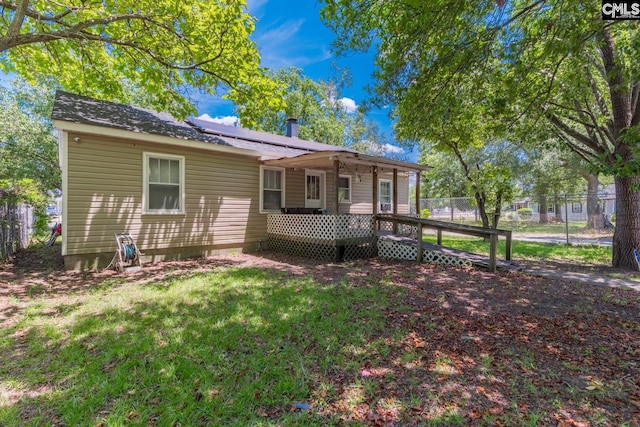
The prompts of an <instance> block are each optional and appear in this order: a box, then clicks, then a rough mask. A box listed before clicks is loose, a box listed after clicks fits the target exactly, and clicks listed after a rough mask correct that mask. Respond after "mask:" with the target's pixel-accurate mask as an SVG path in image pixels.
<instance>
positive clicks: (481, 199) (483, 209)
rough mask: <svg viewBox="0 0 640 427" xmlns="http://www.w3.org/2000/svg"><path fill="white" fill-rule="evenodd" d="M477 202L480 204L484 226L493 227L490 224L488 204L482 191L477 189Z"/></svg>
mask: <svg viewBox="0 0 640 427" xmlns="http://www.w3.org/2000/svg"><path fill="white" fill-rule="evenodd" d="M474 196H475V199H476V204H477V205H478V211H479V212H480V218H481V219H482V227H483V228H491V227H490V224H489V216H488V215H487V206H486V204H485V199H484V197H483V195H482V194H480V192H478V191H476V192H475V194H474Z"/></svg>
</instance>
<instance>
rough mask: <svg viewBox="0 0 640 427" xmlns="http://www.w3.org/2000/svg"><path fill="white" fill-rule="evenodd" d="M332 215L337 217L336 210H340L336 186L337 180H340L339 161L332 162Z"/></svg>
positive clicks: (337, 184)
mask: <svg viewBox="0 0 640 427" xmlns="http://www.w3.org/2000/svg"><path fill="white" fill-rule="evenodd" d="M333 175H334V177H333V214H334V215H338V210H339V209H340V199H339V195H338V186H339V183H338V181H339V178H340V161H339V160H334V161H333Z"/></svg>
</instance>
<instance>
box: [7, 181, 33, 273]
mask: <svg viewBox="0 0 640 427" xmlns="http://www.w3.org/2000/svg"><path fill="white" fill-rule="evenodd" d="M32 223H33V211H32V209H31V207H30V206H28V205H26V204H24V203H20V202H18V201H17V200H16V197H14V196H13V195H12V194H11V193H8V192H6V191H3V190H0V262H2V261H6V260H7V259H8V258H9V257H10V256H11V255H13V254H14V253H15V252H16V251H18V250H19V249H22V248H25V247H27V245H28V244H29V229H30V225H31V224H32Z"/></svg>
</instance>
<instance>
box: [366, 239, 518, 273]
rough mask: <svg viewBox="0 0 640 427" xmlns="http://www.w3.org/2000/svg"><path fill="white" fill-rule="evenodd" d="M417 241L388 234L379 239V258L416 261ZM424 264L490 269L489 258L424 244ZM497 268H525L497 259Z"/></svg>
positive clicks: (512, 269)
mask: <svg viewBox="0 0 640 427" xmlns="http://www.w3.org/2000/svg"><path fill="white" fill-rule="evenodd" d="M417 252H418V251H417V244H416V240H415V239H412V238H410V237H406V236H400V235H395V234H386V235H382V236H380V237H379V238H378V256H380V257H382V258H392V259H406V260H412V261H415V260H416V257H417ZM422 258H423V262H430V263H434V264H443V265H451V266H456V267H471V266H474V267H480V268H487V269H488V268H489V256H487V255H480V254H475V253H471V252H465V251H460V250H457V249H453V248H448V247H446V246H438V245H435V244H433V243H427V242H422ZM496 267H497V268H498V269H500V270H504V271H519V270H522V269H523V268H524V267H523V266H521V265H518V264H517V263H514V262H513V261H506V260H501V259H497V260H496Z"/></svg>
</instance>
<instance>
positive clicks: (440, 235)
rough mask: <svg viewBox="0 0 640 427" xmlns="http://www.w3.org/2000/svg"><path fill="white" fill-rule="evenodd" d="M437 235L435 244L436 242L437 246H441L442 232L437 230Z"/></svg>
mask: <svg viewBox="0 0 640 427" xmlns="http://www.w3.org/2000/svg"><path fill="white" fill-rule="evenodd" d="M437 233H438V237H437V240H436V242H437V244H438V246H442V230H441V229H440V228H438V230H437Z"/></svg>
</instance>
